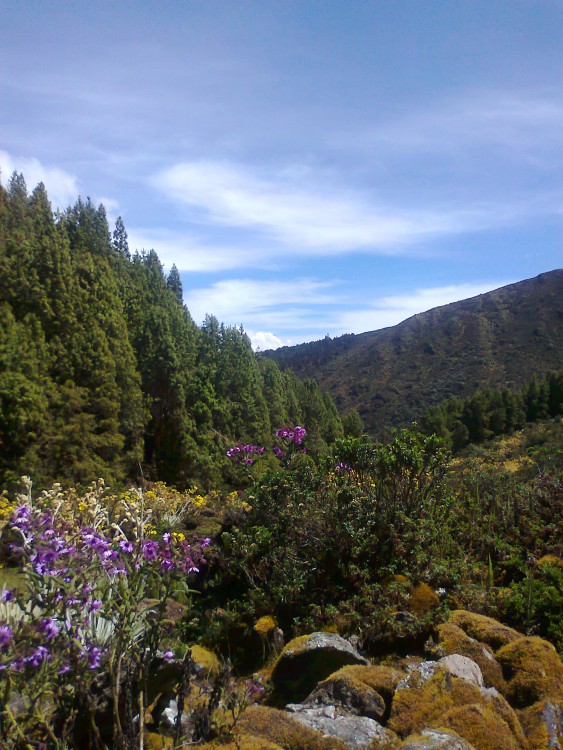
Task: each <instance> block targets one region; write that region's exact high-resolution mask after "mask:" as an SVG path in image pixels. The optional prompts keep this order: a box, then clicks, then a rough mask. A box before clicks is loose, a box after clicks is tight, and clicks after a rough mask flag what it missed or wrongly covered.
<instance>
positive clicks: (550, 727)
mask: <svg viewBox="0 0 563 750" xmlns="http://www.w3.org/2000/svg"><path fill="white" fill-rule="evenodd" d="M518 715H519V717H520V723H521V724H522V727H523V729H524V733H525V735H526V738H527V740H528V744H529V747H530V750H540V748H550V750H551V749H553V750H562V748H563V701H560V700H545V699H544V700H541V701H538V702H537V703H534V704H533V706H529V707H528V708H526V709H523V710H522V711H519V712H518Z"/></svg>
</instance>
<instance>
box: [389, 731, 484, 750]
mask: <svg viewBox="0 0 563 750" xmlns="http://www.w3.org/2000/svg"><path fill="white" fill-rule="evenodd" d="M401 750H475V748H474V747H473V745H469V744H468V743H467V742H466V741H465V740H464V739H462V738H461V737H460V736H459V735H458V734H456V733H455V732H451V731H449V730H448V729H423V730H422V732H421V733H420V734H418V735H413V736H411V737H407V739H406V740H405V742H403V744H402V745H401Z"/></svg>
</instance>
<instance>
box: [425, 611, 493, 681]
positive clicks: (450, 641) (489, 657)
mask: <svg viewBox="0 0 563 750" xmlns="http://www.w3.org/2000/svg"><path fill="white" fill-rule="evenodd" d="M437 634H438V643H439V645H440V646H441V648H442V649H443V651H445V652H446V655H450V654H461V655H462V656H467V657H468V658H469V659H472V660H473V661H474V662H475V663H476V664H478V665H479V668H480V670H481V674H482V675H483V681H484V684H485V685H486V686H487V687H490V686H492V687H495V688H496V689H497V690H500V692H501V693H504V691H505V689H506V684H505V681H504V677H503V676H502V668H501V666H500V664H499V663H498V661H497V660H496V659H495V657H494V655H493V652H492V650H491V648H490V646H487V645H485V644H484V643H481V642H480V641H478V640H476V639H475V638H472V637H471V636H469V635H467V634H466V633H465V632H464V631H463V630H462V629H461V628H460V627H458V626H457V625H454V624H453V623H452V622H445V623H443V624H441V625H438V628H437Z"/></svg>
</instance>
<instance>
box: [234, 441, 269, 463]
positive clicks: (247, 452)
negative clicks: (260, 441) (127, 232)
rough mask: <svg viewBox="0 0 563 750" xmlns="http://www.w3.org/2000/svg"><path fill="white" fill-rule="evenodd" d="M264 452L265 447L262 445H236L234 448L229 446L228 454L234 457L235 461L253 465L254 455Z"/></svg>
mask: <svg viewBox="0 0 563 750" xmlns="http://www.w3.org/2000/svg"><path fill="white" fill-rule="evenodd" d="M261 453H264V448H263V447H262V446H260V445H249V444H247V445H242V444H239V445H235V446H233V448H229V450H228V451H227V456H228V457H229V458H232V459H233V461H234V462H235V463H242V464H247V465H248V466H252V464H253V463H254V459H253V458H252V456H253V455H259V454H261Z"/></svg>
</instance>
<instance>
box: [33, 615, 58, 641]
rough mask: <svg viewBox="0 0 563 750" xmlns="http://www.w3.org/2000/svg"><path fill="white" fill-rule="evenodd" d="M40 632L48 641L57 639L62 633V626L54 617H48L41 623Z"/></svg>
mask: <svg viewBox="0 0 563 750" xmlns="http://www.w3.org/2000/svg"><path fill="white" fill-rule="evenodd" d="M38 630H39V632H40V633H43V635H44V636H45V638H47V640H52V639H53V638H56V637H57V636H58V634H59V633H60V631H61V626H60V625H59V623H58V622H57V621H56V620H53V618H52V617H46V618H44V619H43V620H41V622H40V623H39V626H38Z"/></svg>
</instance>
